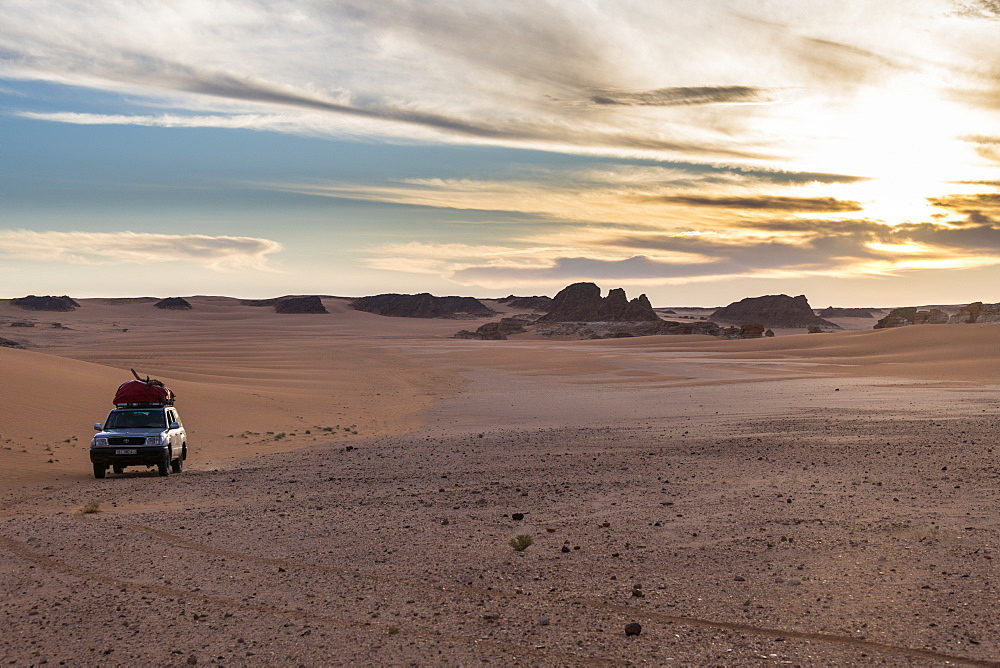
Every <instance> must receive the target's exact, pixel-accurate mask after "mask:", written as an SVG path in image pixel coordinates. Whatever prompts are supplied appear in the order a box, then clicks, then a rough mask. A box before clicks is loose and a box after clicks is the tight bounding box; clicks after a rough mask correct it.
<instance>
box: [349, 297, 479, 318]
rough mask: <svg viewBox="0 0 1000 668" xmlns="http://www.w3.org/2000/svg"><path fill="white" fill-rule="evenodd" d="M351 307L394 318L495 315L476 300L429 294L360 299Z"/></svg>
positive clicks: (353, 302) (352, 303)
mask: <svg viewBox="0 0 1000 668" xmlns="http://www.w3.org/2000/svg"><path fill="white" fill-rule="evenodd" d="M351 308H353V309H355V310H357V311H364V312H366V313H374V314H376V315H384V316H390V317H393V318H479V317H482V316H489V315H493V314H494V313H495V311H493V310H491V309H489V308H487V307H486V306H484V305H483V303H482V302H480V301H479V300H478V299H475V298H473V297H435V296H434V295H431V294H429V293H426V292H424V293H421V294H419V295H397V294H385V295H375V296H371V297H361V298H360V299H355V300H354V301H352V302H351Z"/></svg>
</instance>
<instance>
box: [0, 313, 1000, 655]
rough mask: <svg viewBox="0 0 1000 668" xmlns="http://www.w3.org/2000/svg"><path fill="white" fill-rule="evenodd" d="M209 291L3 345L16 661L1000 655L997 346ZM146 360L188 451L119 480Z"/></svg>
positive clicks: (976, 338)
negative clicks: (525, 316) (116, 465)
mask: <svg viewBox="0 0 1000 668" xmlns="http://www.w3.org/2000/svg"><path fill="white" fill-rule="evenodd" d="M184 299H185V300H186V301H187V302H188V303H189V305H190V306H191V308H190V309H186V308H185V309H157V308H155V307H154V303H155V302H157V301H159V300H123V299H115V300H112V299H103V300H102V299H78V300H76V301H77V302H78V303H79V305H80V306H79V308H76V309H74V310H72V311H67V312H59V313H47V312H30V313H28V312H26V311H24V310H23V309H21V308H19V307H17V306H15V305H12V304H11V303H10V301H0V321H2V322H3V323H4V324H5V325H6V324H7V323H10V322H15V321H24V320H27V319H30V320H31V321H32V322H33V323H34V326H33V327H21V328H12V329H7V330H6V331H7V332H11V333H12V335H11V336H10V338H11V339H15V340H17V341H18V342H20V343H22V344H23V345H24V346H25V349H12V348H0V446H2V449H0V490H2V496H0V549H2V550H3V552H4V559H3V560H2V565H0V581H2V583H3V587H4V590H5V591H6V592H7V595H6V596H5V598H4V601H3V602H2V603H0V618H2V622H3V624H2V628H3V629H4V631H3V632H2V634H0V654H2V656H3V657H4V658H5V660H6V661H7V662H8V663H10V664H14V665H43V664H44V665H53V664H61V665H153V664H155V665H190V664H196V663H197V664H219V665H374V664H384V665H403V664H408V665H413V664H416V665H476V664H487V663H497V662H503V663H508V664H511V663H513V664H519V665H554V664H555V665H590V664H598V665H631V664H647V665H663V664H669V663H676V664H677V665H706V664H732V665H742V664H752V665H761V664H763V665H771V664H774V665H776V664H793V665H856V664H885V665H900V664H906V665H943V664H955V665H998V656H1000V652H998V647H997V642H996V638H997V637H1000V628H998V627H1000V616H998V614H997V611H996V601H997V584H996V583H997V576H998V575H1000V574H998V572H997V565H996V564H995V563H994V557H995V556H996V555H997V550H998V530H1000V526H998V520H997V516H996V507H997V492H996V481H997V479H998V469H997V463H996V461H997V459H996V457H997V456H996V454H995V452H994V448H995V447H996V426H997V411H998V407H1000V392H998V387H997V383H996V379H997V377H998V372H1000V352H998V348H997V346H996V341H997V332H998V331H1000V330H997V329H996V325H992V324H964V325H961V326H932V325H915V326H910V327H903V328H898V329H881V330H874V329H870V328H871V326H872V320H871V319H870V318H869V319H866V327H867V328H868V329H860V328H859V329H855V330H843V331H837V332H835V333H825V334H804V333H802V334H794V333H792V334H789V333H779V336H776V337H773V338H755V339H749V340H727V339H720V338H717V337H709V336H697V335H695V336H683V335H682V336H645V337H634V338H615V339H600V340H578V339H551V338H546V337H541V336H534V335H531V334H528V335H518V336H515V337H512V338H511V339H510V340H507V341H477V340H462V339H455V338H452V337H453V335H454V333H455V331H456V330H457V329H458V328H459V326H462V327H465V326H468V325H469V324H472V325H479V324H482V323H484V322H486V321H487V320H488V318H486V317H478V318H475V319H472V320H470V321H469V322H468V323H467V322H464V321H463V322H458V321H456V320H450V319H440V318H437V319H432V318H400V317H387V316H381V315H376V314H372V313H365V312H361V311H357V310H354V309H351V308H350V307H349V300H347V299H344V298H336V297H323V298H322V300H321V301H322V304H323V306H324V307H325V310H326V311H328V313H325V314H324V313H321V312H306V313H281V312H276V311H277V309H274V308H261V307H259V306H252V305H245V304H243V303H241V302H240V300H237V299H232V298H226V297H205V296H189V297H185V298H184ZM487 305H488V306H489V307H490V308H491V309H492V310H494V311H495V313H496V314H500V315H512V314H514V311H513V310H505V306H504V304H503V303H501V302H499V301H496V302H487ZM493 317H494V319H495V318H496V315H494V316H493ZM843 320H846V319H843ZM858 320H860V319H858ZM50 321H52V322H55V321H57V322H58V323H59V326H58V327H55V326H53V325H52V322H50ZM5 329H6V327H5ZM15 332H16V337H15V336H14V335H13V333H15ZM132 367H135V368H138V369H140V370H141V371H142V372H143V373H148V374H151V375H153V376H156V377H158V378H161V379H162V380H164V381H165V382H166V383H167V384H168V385H169V386H170V387H171V388H173V390H174V391H175V392H176V393H177V395H178V399H177V406H178V407H179V408H180V409H181V411H182V414H183V416H184V421H185V427H186V428H187V431H188V433H189V438H190V440H191V457H190V458H189V459H188V461H187V462H186V464H185V470H184V472H183V473H181V474H179V475H172V476H169V477H166V478H160V477H157V475H156V472H155V469H154V470H152V471H147V470H145V469H142V468H129V469H126V471H125V473H123V474H121V475H109V476H108V477H107V479H104V480H95V479H94V478H93V476H92V475H91V471H90V464H89V461H88V459H87V457H88V454H87V448H88V445H89V440H90V434H91V433H92V431H91V430H90V424H91V423H93V422H99V421H101V420H102V419H103V417H104V415H106V414H107V412H108V410H109V409H110V408H111V407H112V406H111V398H112V396H113V392H114V389H115V387H117V385H118V384H119V383H121V382H123V381H125V380H128V379H129V378H130V374H129V368H132ZM519 536H530V540H529V539H523V538H522V539H521V540H522V541H525V542H530V545H528V546H527V547H525V548H523V549H521V550H517V549H515V548H514V547H513V546H512V542H513V544H514V545H517V546H518V547H522V546H523V544H524V543H523V542H522V543H520V544H518V543H517V540H518V537H519ZM628 624H638V625H639V627H638V628H639V629H641V631H640V632H639V633H638V634H637V635H629V634H627V633H626V625H628ZM636 628H637V627H630V631H632V632H634V631H635V629H636Z"/></svg>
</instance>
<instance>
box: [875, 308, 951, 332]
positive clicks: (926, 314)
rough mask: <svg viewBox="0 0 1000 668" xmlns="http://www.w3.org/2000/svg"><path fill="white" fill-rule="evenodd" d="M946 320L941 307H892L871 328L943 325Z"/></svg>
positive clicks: (946, 316) (946, 317) (945, 314)
mask: <svg viewBox="0 0 1000 668" xmlns="http://www.w3.org/2000/svg"><path fill="white" fill-rule="evenodd" d="M947 322H948V314H947V313H945V312H944V311H942V310H941V309H936V308H932V309H927V310H926V311H921V310H918V308H917V307H916V306H907V307H904V308H894V309H892V311H890V312H889V315H887V316H885V317H884V318H882V319H881V320H879V321H878V322H877V323H875V327H874V328H873V329H891V328H893V327H906V326H907V325H943V324H946V323H947Z"/></svg>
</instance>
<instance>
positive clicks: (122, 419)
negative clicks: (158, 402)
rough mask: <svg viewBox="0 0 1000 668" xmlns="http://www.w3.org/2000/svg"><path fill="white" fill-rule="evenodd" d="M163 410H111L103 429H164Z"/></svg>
mask: <svg viewBox="0 0 1000 668" xmlns="http://www.w3.org/2000/svg"><path fill="white" fill-rule="evenodd" d="M166 426H167V421H166V418H165V417H164V416H163V411H113V412H112V413H111V414H110V415H108V421H107V422H106V423H105V425H104V428H105V429H165V428H166Z"/></svg>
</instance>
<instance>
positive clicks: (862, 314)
mask: <svg viewBox="0 0 1000 668" xmlns="http://www.w3.org/2000/svg"><path fill="white" fill-rule="evenodd" d="M817 315H819V317H821V318H874V317H875V316H873V315H872V312H871V311H870V310H868V309H866V308H834V307H833V306H828V307H827V308H825V309H823V310H822V311H820V312H819V313H818V314H817Z"/></svg>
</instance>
